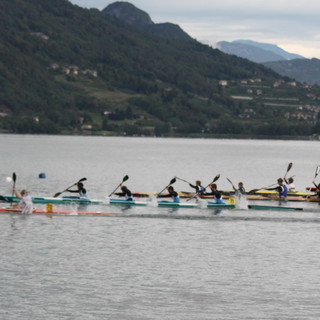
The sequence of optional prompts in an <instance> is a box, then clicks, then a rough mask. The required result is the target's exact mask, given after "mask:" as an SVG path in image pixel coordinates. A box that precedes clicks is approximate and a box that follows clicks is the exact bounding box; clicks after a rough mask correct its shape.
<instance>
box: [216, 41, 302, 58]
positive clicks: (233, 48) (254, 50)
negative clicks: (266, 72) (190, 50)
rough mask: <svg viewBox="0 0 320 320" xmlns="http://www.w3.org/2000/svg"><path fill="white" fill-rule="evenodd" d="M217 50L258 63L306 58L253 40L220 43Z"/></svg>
mask: <svg viewBox="0 0 320 320" xmlns="http://www.w3.org/2000/svg"><path fill="white" fill-rule="evenodd" d="M217 48H218V49H220V50H221V51H223V52H225V53H228V54H233V55H236V56H238V57H241V58H246V59H248V60H251V61H254V62H257V63H265V62H270V61H281V60H293V59H304V57H302V56H300V55H298V54H294V53H290V52H287V51H285V50H283V49H281V48H280V47H278V46H277V45H274V44H269V43H263V42H256V41H252V40H234V41H232V42H227V41H220V42H218V43H217Z"/></svg>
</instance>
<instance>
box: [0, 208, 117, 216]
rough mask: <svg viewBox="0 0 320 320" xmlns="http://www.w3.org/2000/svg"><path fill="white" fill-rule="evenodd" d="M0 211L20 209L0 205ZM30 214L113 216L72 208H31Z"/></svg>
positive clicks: (17, 211)
mask: <svg viewBox="0 0 320 320" xmlns="http://www.w3.org/2000/svg"><path fill="white" fill-rule="evenodd" d="M0 213H13V214H21V210H20V209H17V208H3V207H0ZM32 214H46V215H86V216H114V214H113V213H109V212H100V211H73V210H56V209H53V210H46V209H33V211H32Z"/></svg>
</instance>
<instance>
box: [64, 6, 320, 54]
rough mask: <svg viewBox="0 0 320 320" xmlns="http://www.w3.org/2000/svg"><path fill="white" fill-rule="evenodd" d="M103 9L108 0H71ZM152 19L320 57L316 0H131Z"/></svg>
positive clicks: (207, 39)
mask: <svg viewBox="0 0 320 320" xmlns="http://www.w3.org/2000/svg"><path fill="white" fill-rule="evenodd" d="M69 1H70V2H71V3H73V4H76V5H78V6H81V7H85V8H97V9H99V10H102V9H104V8H105V7H107V6H108V5H109V4H111V3H113V2H115V1H110V0H69ZM128 2H130V3H131V4H133V5H134V6H136V7H137V8H139V9H141V10H143V11H145V12H146V13H148V14H149V16H150V18H151V19H152V21H153V22H154V23H162V22H171V23H175V24H178V25H179V26H180V27H181V28H182V29H183V30H184V31H185V32H186V33H188V34H189V35H190V36H191V37H192V38H195V39H196V40H198V41H200V42H203V43H205V44H208V45H211V46H213V47H214V46H215V43H216V42H218V41H229V42H231V41H233V40H253V41H257V42H263V43H269V44H274V45H277V46H278V47H280V48H282V49H284V50H286V51H288V52H290V53H296V54H300V55H302V56H304V57H305V58H317V59H320V30H319V29H320V19H319V15H320V1H319V0H223V1H221V0H197V1H186V0H161V1H152V0H131V1H128Z"/></svg>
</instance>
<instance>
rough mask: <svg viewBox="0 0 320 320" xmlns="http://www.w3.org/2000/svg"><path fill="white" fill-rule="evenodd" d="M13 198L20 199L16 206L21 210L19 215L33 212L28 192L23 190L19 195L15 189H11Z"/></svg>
mask: <svg viewBox="0 0 320 320" xmlns="http://www.w3.org/2000/svg"><path fill="white" fill-rule="evenodd" d="M13 192H14V194H15V196H16V197H17V198H18V199H20V202H19V203H18V204H17V207H18V208H19V209H21V213H24V214H29V213H32V211H33V203H32V199H31V197H30V195H29V194H28V191H27V190H25V189H23V190H21V192H20V193H19V192H18V191H17V190H16V188H13Z"/></svg>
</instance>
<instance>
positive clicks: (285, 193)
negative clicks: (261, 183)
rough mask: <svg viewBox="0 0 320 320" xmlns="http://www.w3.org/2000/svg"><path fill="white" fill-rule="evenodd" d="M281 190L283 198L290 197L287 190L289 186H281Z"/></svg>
mask: <svg viewBox="0 0 320 320" xmlns="http://www.w3.org/2000/svg"><path fill="white" fill-rule="evenodd" d="M280 188H281V190H280V191H279V195H280V197H283V198H285V197H287V195H288V188H287V186H286V185H283V186H280Z"/></svg>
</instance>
